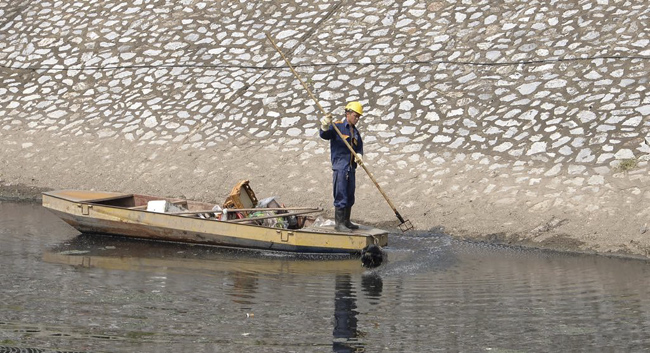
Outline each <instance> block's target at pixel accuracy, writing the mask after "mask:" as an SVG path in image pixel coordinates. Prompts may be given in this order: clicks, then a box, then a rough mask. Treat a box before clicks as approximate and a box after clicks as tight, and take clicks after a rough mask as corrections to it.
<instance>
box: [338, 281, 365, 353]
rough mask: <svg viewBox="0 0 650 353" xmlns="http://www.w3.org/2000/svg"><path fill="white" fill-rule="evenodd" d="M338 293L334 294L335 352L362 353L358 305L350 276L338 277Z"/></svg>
mask: <svg viewBox="0 0 650 353" xmlns="http://www.w3.org/2000/svg"><path fill="white" fill-rule="evenodd" d="M335 289H336V292H335V294H334V332H333V334H334V342H333V343H332V350H333V351H334V352H362V351H363V344H362V343H359V342H356V338H357V337H359V332H358V331H357V314H358V312H357V304H356V297H355V293H353V292H352V283H350V275H337V276H336V285H335Z"/></svg>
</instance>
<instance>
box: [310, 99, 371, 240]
mask: <svg viewBox="0 0 650 353" xmlns="http://www.w3.org/2000/svg"><path fill="white" fill-rule="evenodd" d="M362 114H363V107H362V106H361V103H359V102H356V101H355V102H349V103H348V104H347V105H346V106H345V119H344V120H341V121H335V122H334V123H332V114H327V115H326V116H325V117H323V118H322V119H321V120H320V123H321V127H320V137H321V138H322V139H324V140H329V141H330V156H331V160H332V170H333V184H334V190H333V191H334V209H335V214H334V219H335V222H336V226H335V229H336V230H337V231H339V232H340V231H343V232H349V231H350V230H353V229H358V228H359V226H358V225H356V224H353V223H352V222H350V214H351V212H352V205H354V190H355V187H356V178H355V171H356V169H357V165H362V164H363V160H362V159H361V158H362V156H363V141H361V134H359V130H357V128H356V124H357V122H359V118H360V117H361V115H362ZM333 125H336V127H337V128H338V129H339V131H340V132H341V135H343V138H344V139H345V140H346V141H347V142H348V144H350V146H351V147H352V149H354V152H355V153H356V158H355V157H354V156H353V154H352V153H351V152H350V149H349V148H348V147H347V146H346V145H345V143H344V142H343V139H341V136H339V134H338V133H337V132H336V130H335V129H334V127H333Z"/></svg>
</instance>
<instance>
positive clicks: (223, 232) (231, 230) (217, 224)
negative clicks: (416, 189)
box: [43, 190, 388, 253]
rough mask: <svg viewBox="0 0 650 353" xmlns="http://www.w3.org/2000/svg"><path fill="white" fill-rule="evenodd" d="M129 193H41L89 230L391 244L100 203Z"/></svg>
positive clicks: (368, 231) (271, 246) (333, 248)
mask: <svg viewBox="0 0 650 353" xmlns="http://www.w3.org/2000/svg"><path fill="white" fill-rule="evenodd" d="M80 195H82V196H80ZM128 196H129V195H128V194H116V193H93V192H83V191H65V190H63V191H53V192H47V193H43V206H44V207H45V208H47V209H49V210H50V211H51V212H53V213H54V214H55V215H56V216H58V217H59V218H61V219H62V220H63V221H65V222H66V223H68V224H70V225H71V226H72V227H74V228H75V229H77V230H78V231H79V232H82V233H89V234H93V233H99V234H112V235H120V236H127V237H134V238H144V239H152V240H164V241H175V242H185V243H197V244H208V245H217V246H228V247H241V248H255V249H268V250H276V251H288V252H313V253H358V252H360V251H361V250H362V249H363V248H365V247H366V246H368V245H371V244H377V245H380V246H385V245H386V244H387V243H388V234H387V232H386V231H383V230H380V229H375V228H369V227H362V228H361V229H359V230H355V231H353V232H350V233H340V232H335V231H333V229H330V228H327V227H322V228H303V229H295V230H294V229H280V228H270V227H263V226H257V225H249V224H241V223H233V222H223V221H215V220H208V219H202V218H198V217H186V216H181V215H174V214H169V213H156V212H149V211H145V210H133V209H130V208H128V207H118V206H113V205H104V204H101V203H100V202H98V200H106V199H111V198H115V199H119V197H128Z"/></svg>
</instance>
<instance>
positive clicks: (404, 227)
mask: <svg viewBox="0 0 650 353" xmlns="http://www.w3.org/2000/svg"><path fill="white" fill-rule="evenodd" d="M266 38H268V39H269V41H270V42H271V44H272V45H273V47H274V48H275V50H277V52H278V53H280V56H282V59H284V61H285V62H286V63H287V65H288V66H289V69H291V72H293V74H294V76H296V78H297V79H298V81H300V84H302V86H303V87H304V88H305V90H306V91H307V93H308V94H309V96H310V97H311V99H313V100H314V102H315V103H316V106H318V109H320V111H321V112H322V113H323V115H326V114H327V112H325V109H323V106H321V105H320V103H319V102H318V99H316V97H315V96H314V94H313V93H311V90H310V89H309V87H308V86H307V85H306V84H305V82H304V81H303V80H302V79H301V78H300V75H298V72H296V70H294V68H293V66H292V65H291V62H289V59H287V57H286V56H284V54H283V53H282V50H280V48H278V46H277V45H276V44H275V42H274V41H273V38H271V35H269V34H268V33H266ZM332 126H333V127H334V130H336V133H337V134H338V135H339V137H341V140H343V142H344V143H345V146H347V148H348V149H349V150H350V153H352V155H353V156H354V159H355V160H356V159H357V153H356V152H355V151H354V148H352V146H350V144H349V143H348V141H347V140H346V139H345V137H344V136H343V134H342V133H341V130H339V128H338V127H337V126H336V124H332ZM360 165H361V167H362V168H363V170H365V171H366V173H367V174H368V176H369V177H370V180H372V182H373V183H374V184H375V186H376V187H377V190H379V192H380V193H381V195H382V196H383V197H384V199H386V202H388V205H389V206H390V208H391V209H392V210H393V212H395V216H397V219H399V221H400V222H401V224H400V229H401V230H402V231H403V232H404V231H407V230H409V229H413V226H412V225H411V222H410V221H408V220H404V218H403V217H402V215H400V214H399V212H397V208H395V205H393V203H392V202H391V201H390V199H389V198H388V195H386V193H385V192H384V190H382V188H381V186H379V183H378V182H377V180H375V177H374V176H373V175H372V173H371V172H370V170H368V167H366V165H365V163H363V162H362V163H361V164H360Z"/></svg>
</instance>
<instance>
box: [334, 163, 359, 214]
mask: <svg viewBox="0 0 650 353" xmlns="http://www.w3.org/2000/svg"><path fill="white" fill-rule="evenodd" d="M355 171H356V170H355V169H354V168H352V167H348V168H345V169H334V171H333V180H334V207H336V208H346V207H352V205H354V189H355V188H356V177H355Z"/></svg>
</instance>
